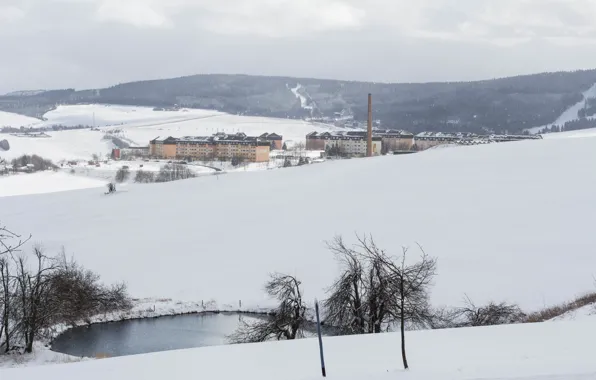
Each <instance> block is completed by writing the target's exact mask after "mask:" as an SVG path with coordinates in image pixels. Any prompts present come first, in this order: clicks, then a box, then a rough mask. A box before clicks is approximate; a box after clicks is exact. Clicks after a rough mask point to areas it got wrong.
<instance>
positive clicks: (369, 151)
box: [366, 94, 373, 157]
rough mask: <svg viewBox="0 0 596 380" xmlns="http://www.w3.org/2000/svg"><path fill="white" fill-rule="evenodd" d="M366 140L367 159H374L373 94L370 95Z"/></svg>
mask: <svg viewBox="0 0 596 380" xmlns="http://www.w3.org/2000/svg"><path fill="white" fill-rule="evenodd" d="M366 138H367V141H366V157H372V154H373V145H372V94H368V129H367V135H366Z"/></svg>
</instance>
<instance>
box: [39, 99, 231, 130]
mask: <svg viewBox="0 0 596 380" xmlns="http://www.w3.org/2000/svg"><path fill="white" fill-rule="evenodd" d="M216 115H224V114H222V113H220V112H217V111H210V110H199V109H186V110H180V111H153V108H149V107H136V106H117V105H103V104H87V105H74V106H59V107H57V108H56V109H55V110H53V111H50V112H48V113H46V114H45V115H44V117H45V118H46V119H47V121H46V122H44V123H43V124H44V125H54V124H62V125H66V126H75V125H79V124H82V125H89V126H96V127H105V126H115V125H147V124H159V123H171V122H176V121H184V120H193V119H201V118H204V117H211V116H216Z"/></svg>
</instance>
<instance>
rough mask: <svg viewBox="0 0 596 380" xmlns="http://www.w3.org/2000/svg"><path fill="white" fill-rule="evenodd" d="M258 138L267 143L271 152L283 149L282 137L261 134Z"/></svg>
mask: <svg viewBox="0 0 596 380" xmlns="http://www.w3.org/2000/svg"><path fill="white" fill-rule="evenodd" d="M259 138H261V139H263V140H267V141H269V142H270V143H271V149H272V150H281V149H282V148H283V137H282V136H280V135H278V134H277V133H263V134H262V135H261V136H259Z"/></svg>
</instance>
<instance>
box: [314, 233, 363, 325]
mask: <svg viewBox="0 0 596 380" xmlns="http://www.w3.org/2000/svg"><path fill="white" fill-rule="evenodd" d="M327 246H328V247H329V250H331V252H333V254H334V255H335V257H336V259H337V260H338V262H339V264H340V265H341V269H342V273H341V275H340V276H339V278H338V279H336V280H335V282H334V283H333V285H331V287H330V288H329V291H328V292H329V293H330V295H329V297H328V298H327V299H326V300H325V302H324V303H323V306H324V308H325V313H326V318H325V322H326V323H329V324H330V325H332V326H334V327H337V328H339V329H340V331H341V332H342V333H343V334H364V333H365V332H366V322H367V318H366V313H367V310H366V301H365V298H366V296H367V294H366V293H367V288H366V284H365V278H364V268H363V264H362V262H361V259H360V257H359V254H358V252H356V251H354V250H353V249H352V248H349V247H347V246H346V245H345V243H344V241H343V239H342V238H341V236H338V237H336V238H335V240H334V241H333V242H332V243H327Z"/></svg>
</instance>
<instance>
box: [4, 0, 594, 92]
mask: <svg viewBox="0 0 596 380" xmlns="http://www.w3.org/2000/svg"><path fill="white" fill-rule="evenodd" d="M595 18H596V2H594V1H593V0H499V1H494V0H459V1H458V2H456V1H453V0H417V1H415V2H413V1H409V0H359V1H356V0H219V1H214V0H0V92H6V91H11V90H16V89H28V88H63V87H76V88H86V87H99V86H106V85H111V84H115V83H118V82H124V81H129V80H139V79H151V78H162V77H170V76H179V75H189V74H196V73H249V74H265V75H292V76H314V77H330V78H341V79H355V80H375V81H430V80H432V81H434V80H467V79H479V78H490V77H496V76H504V75H511V74H520V73H528V72H536V71H552V70H559V69H576V68H589V67H590V66H592V65H594V64H593V62H596V24H594V23H593V22H592V20H594V19H595Z"/></svg>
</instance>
